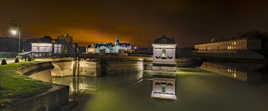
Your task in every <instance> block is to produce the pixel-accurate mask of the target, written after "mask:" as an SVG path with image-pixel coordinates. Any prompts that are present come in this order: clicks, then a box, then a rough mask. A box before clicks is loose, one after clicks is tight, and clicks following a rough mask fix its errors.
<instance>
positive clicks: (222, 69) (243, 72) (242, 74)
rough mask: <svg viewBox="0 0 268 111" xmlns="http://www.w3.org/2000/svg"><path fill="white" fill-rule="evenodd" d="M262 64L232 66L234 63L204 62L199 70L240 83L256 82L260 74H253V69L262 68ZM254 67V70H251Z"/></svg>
mask: <svg viewBox="0 0 268 111" xmlns="http://www.w3.org/2000/svg"><path fill="white" fill-rule="evenodd" d="M262 66H263V65H262V64H234V63H228V64H226V63H225V64H223V63H211V62H204V63H203V64H202V66H201V69H203V70H206V71H210V72H216V73H218V74H221V75H224V76H226V77H230V78H233V79H236V80H241V81H258V80H260V79H261V74H260V73H258V72H255V71H254V70H256V69H254V68H260V67H262ZM253 67H254V68H253Z"/></svg>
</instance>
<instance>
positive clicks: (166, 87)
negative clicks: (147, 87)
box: [151, 77, 177, 100]
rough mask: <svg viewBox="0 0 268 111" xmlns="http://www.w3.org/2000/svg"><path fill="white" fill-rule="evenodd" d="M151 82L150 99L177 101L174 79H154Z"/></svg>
mask: <svg viewBox="0 0 268 111" xmlns="http://www.w3.org/2000/svg"><path fill="white" fill-rule="evenodd" d="M152 80H153V84H152V93H151V97H152V98H158V99H169V100H177V96H176V79H175V78H167V77H156V78H153V79H152Z"/></svg>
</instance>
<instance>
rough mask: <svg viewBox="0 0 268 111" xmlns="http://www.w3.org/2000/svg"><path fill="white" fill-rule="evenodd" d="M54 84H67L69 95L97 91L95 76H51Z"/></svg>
mask: <svg viewBox="0 0 268 111" xmlns="http://www.w3.org/2000/svg"><path fill="white" fill-rule="evenodd" d="M52 82H53V83H55V84H62V85H68V86H69V88H70V95H74V94H94V93H96V91H97V78H88V77H64V78H52Z"/></svg>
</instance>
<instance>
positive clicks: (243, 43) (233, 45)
mask: <svg viewBox="0 0 268 111" xmlns="http://www.w3.org/2000/svg"><path fill="white" fill-rule="evenodd" d="M194 47H195V50H196V51H197V52H198V53H207V52H221V51H236V50H258V49H261V41H260V40H247V39H242V40H231V41H222V42H214V43H206V44H197V45H195V46H194Z"/></svg>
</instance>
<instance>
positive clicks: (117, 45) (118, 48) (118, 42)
mask: <svg viewBox="0 0 268 111" xmlns="http://www.w3.org/2000/svg"><path fill="white" fill-rule="evenodd" d="M113 48H114V51H113V52H114V53H119V50H120V41H119V37H118V34H116V39H115V43H114V47H113Z"/></svg>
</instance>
